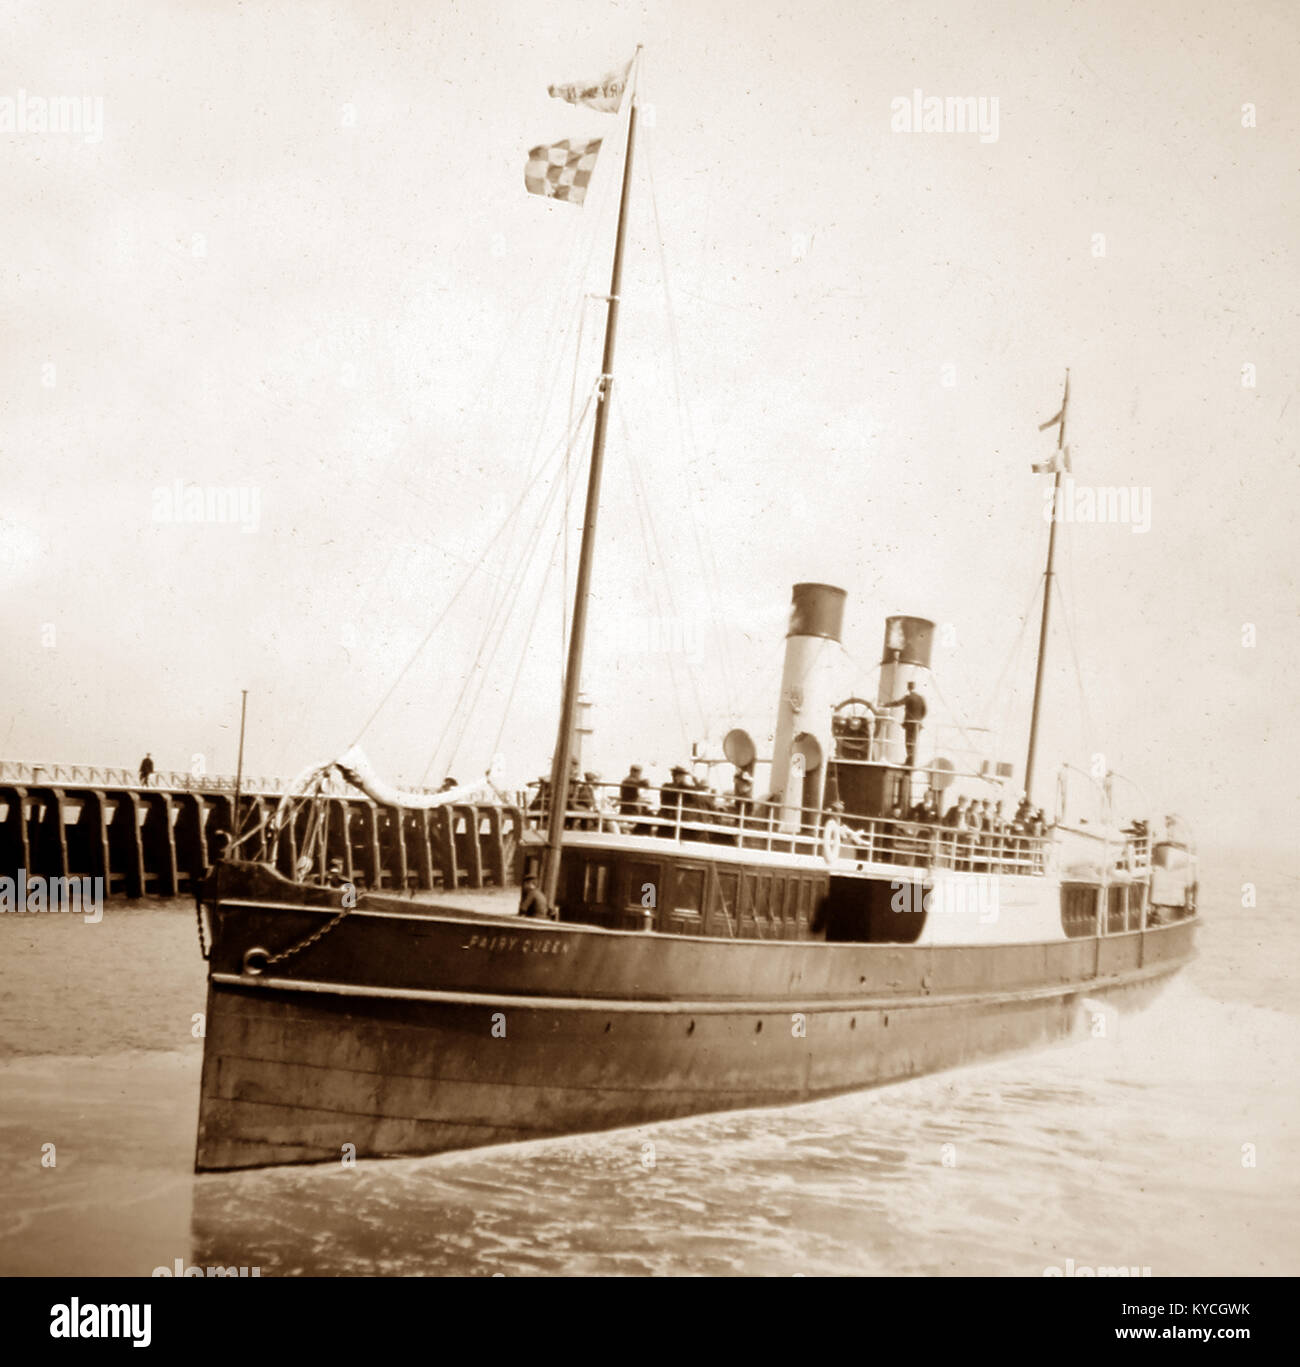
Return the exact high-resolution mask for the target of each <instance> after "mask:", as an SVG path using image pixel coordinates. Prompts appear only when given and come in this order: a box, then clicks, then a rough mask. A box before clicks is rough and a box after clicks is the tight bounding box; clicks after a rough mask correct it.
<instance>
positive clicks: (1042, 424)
mask: <svg viewBox="0 0 1300 1367" xmlns="http://www.w3.org/2000/svg"><path fill="white" fill-rule="evenodd" d="M1063 417H1065V409H1064V408H1062V409H1061V411H1060V412H1059V413H1058V414H1057V415H1056V417H1054V418H1048V420H1047V421H1046V422H1040V423H1039V424H1038V430H1039V431H1040V432H1046V431H1047V429H1048V428H1049V427H1055V426H1056V424H1057V423H1058V422H1060V421H1061V419H1062V418H1063Z"/></svg>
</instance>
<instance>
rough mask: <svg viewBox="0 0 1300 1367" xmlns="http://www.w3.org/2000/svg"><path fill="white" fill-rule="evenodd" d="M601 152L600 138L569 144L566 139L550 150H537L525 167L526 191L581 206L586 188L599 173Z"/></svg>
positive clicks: (552, 146) (531, 154)
mask: <svg viewBox="0 0 1300 1367" xmlns="http://www.w3.org/2000/svg"><path fill="white" fill-rule="evenodd" d="M599 151H600V139H599V138H590V139H588V140H587V141H586V142H570V141H569V139H567V138H566V139H565V140H564V141H563V142H553V143H551V144H550V145H549V146H542V147H534V148H533V149H532V151H531V152H529V154H528V165H527V166H525V167H524V188H525V189H526V190H527V191H528V193H529V194H530V195H544V196H545V197H546V198H547V199H563V200H566V201H567V202H568V203H570V204H581V203H582V201H583V200H584V199H586V197H587V185H588V183H589V182H590V180H591V173H592V171H594V170H595V169H596V153H597V152H599Z"/></svg>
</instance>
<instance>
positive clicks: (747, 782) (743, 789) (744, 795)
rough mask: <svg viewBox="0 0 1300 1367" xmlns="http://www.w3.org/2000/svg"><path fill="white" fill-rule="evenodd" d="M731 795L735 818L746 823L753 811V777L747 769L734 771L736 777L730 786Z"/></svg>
mask: <svg viewBox="0 0 1300 1367" xmlns="http://www.w3.org/2000/svg"><path fill="white" fill-rule="evenodd" d="M731 793H732V798H733V800H734V805H735V808H736V816H737V818H738V819H739V820H741V821H747V820H748V819H749V814H750V812H752V811H753V810H754V775H753V773H752V771H751V770H749V769H748V768H746V769H737V770H736V777H735V778H734V779H733V780H732V784H731Z"/></svg>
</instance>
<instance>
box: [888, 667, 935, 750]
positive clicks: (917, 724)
mask: <svg viewBox="0 0 1300 1367" xmlns="http://www.w3.org/2000/svg"><path fill="white" fill-rule="evenodd" d="M885 706H886V707H901V708H902V709H903V744H904V745H905V746H906V747H907V767H908V768H909V769H911V768H913V767H914V765H915V762H916V738H917V737H918V736H919V735H920V734H921V723H922V722H923V721H924V720H925V699H924V698H923V697H922V696H921V695H920V694H919V693H918V692H917V691H916V684H915V683H913V682H912V680H911V679H909V680H908V681H907V692H906V693H904V694H903V696H902V697H901V698H898V699H896V700H895V701H894V702H887V703H886V704H885Z"/></svg>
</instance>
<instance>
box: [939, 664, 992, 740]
mask: <svg viewBox="0 0 1300 1367" xmlns="http://www.w3.org/2000/svg"><path fill="white" fill-rule="evenodd" d="M930 682H931V684H933V685H934V691H935V692H936V693H937V694H938V695H939V701H940V702H941V703H942V704H943V705H944V707H945V708H947V710H948V715H949V716H950V717H952V718H953V719H954V720H955V721H956V723H957V730H958V731H960V732H961V738H962V740H964V741H965V742H966V744H967V745H968V746H969V747H970V750H971V753H972V754H975V755H977V754H979V746H978V745H976V744H975V742H974V741H973V740H971V738H970V732H969V731H967V730H966V725H965V723H964V722H963V720H962V718H961V715H960V714H959V713H958V711H957V709H956V708H955V707H954V706H953V705H952V704H951V703H950V702H949V701H948V699H947V698H946V697H945V696H944V693H943V689H941V688H940V687H939V680H938V679H937V678H935V675H934V670H933V669H932V670H931V671H930ZM989 758H991V759H992V758H993V756H989Z"/></svg>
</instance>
